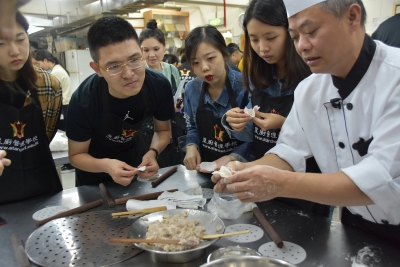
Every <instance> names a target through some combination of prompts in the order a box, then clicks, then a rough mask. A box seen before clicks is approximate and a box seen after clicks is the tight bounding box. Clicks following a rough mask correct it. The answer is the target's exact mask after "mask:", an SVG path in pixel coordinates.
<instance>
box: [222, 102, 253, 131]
mask: <svg viewBox="0 0 400 267" xmlns="http://www.w3.org/2000/svg"><path fill="white" fill-rule="evenodd" d="M250 120H251V117H250V116H249V115H248V114H246V113H244V110H243V109H240V108H233V109H231V110H229V111H228V112H226V121H227V122H228V123H229V125H230V126H231V127H232V129H233V130H235V131H237V132H241V131H243V129H244V128H245V127H246V124H247V123H248V122H249V121H250Z"/></svg>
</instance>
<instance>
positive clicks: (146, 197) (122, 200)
mask: <svg viewBox="0 0 400 267" xmlns="http://www.w3.org/2000/svg"><path fill="white" fill-rule="evenodd" d="M175 191H178V189H171V190H168V192H171V193H172V192H175ZM162 193H164V191H160V192H154V193H150V194H144V195H140V196H130V197H124V198H117V199H116V200H115V204H117V205H122V204H125V203H126V202H127V201H128V200H129V199H136V200H151V199H157V198H158V197H159V196H160V195H161V194H162Z"/></svg>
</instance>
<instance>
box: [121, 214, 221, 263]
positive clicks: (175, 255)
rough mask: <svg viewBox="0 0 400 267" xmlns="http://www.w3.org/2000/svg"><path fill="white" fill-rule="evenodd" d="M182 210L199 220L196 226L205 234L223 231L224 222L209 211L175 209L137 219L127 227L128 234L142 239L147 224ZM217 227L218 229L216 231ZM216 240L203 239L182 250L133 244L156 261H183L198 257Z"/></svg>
mask: <svg viewBox="0 0 400 267" xmlns="http://www.w3.org/2000/svg"><path fill="white" fill-rule="evenodd" d="M183 212H187V213H188V219H190V220H199V224H198V226H202V227H204V228H205V229H206V231H205V234H208V235H211V234H221V233H223V232H224V229H225V225H224V222H223V221H222V220H221V219H220V218H219V217H217V216H215V215H213V214H211V213H209V212H205V211H200V210H191V209H175V210H165V211H160V212H155V213H151V214H149V215H146V216H143V217H141V218H139V219H137V220H136V221H135V222H134V223H133V224H132V225H131V227H130V228H129V232H130V235H131V236H132V238H142V239H143V238H145V237H146V232H147V228H148V226H149V224H151V223H152V222H154V221H162V219H163V215H171V216H173V215H176V214H182V213H183ZM217 229H220V230H219V231H218V232H217V231H216V230H217ZM217 240H218V238H216V239H210V240H205V241H204V242H202V243H200V245H198V246H197V247H194V248H192V249H188V250H184V251H163V250H161V249H157V248H154V247H152V246H149V245H148V244H146V243H135V245H136V246H137V247H139V248H141V249H143V250H146V251H148V252H150V255H151V257H152V258H153V259H154V260H156V261H162V262H173V263H184V262H189V261H192V260H195V259H197V258H198V257H200V256H201V255H202V254H203V253H204V251H205V250H206V248H207V247H208V246H210V245H211V244H213V243H214V242H216V241H217Z"/></svg>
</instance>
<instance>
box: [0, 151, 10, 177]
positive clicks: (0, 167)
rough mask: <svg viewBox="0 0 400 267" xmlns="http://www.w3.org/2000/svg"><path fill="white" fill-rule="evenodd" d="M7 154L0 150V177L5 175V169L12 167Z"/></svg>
mask: <svg viewBox="0 0 400 267" xmlns="http://www.w3.org/2000/svg"><path fill="white" fill-rule="evenodd" d="M6 156H7V152H5V151H4V150H0V176H1V175H2V174H3V171H4V167H5V166H10V164H11V160H9V159H7V158H6Z"/></svg>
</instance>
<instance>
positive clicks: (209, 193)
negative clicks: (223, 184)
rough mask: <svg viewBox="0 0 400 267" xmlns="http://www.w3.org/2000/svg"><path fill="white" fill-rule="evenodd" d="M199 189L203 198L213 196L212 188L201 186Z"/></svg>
mask: <svg viewBox="0 0 400 267" xmlns="http://www.w3.org/2000/svg"><path fill="white" fill-rule="evenodd" d="M201 191H203V197H204V198H205V199H211V198H212V197H213V196H214V190H213V189H211V188H202V189H201Z"/></svg>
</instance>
